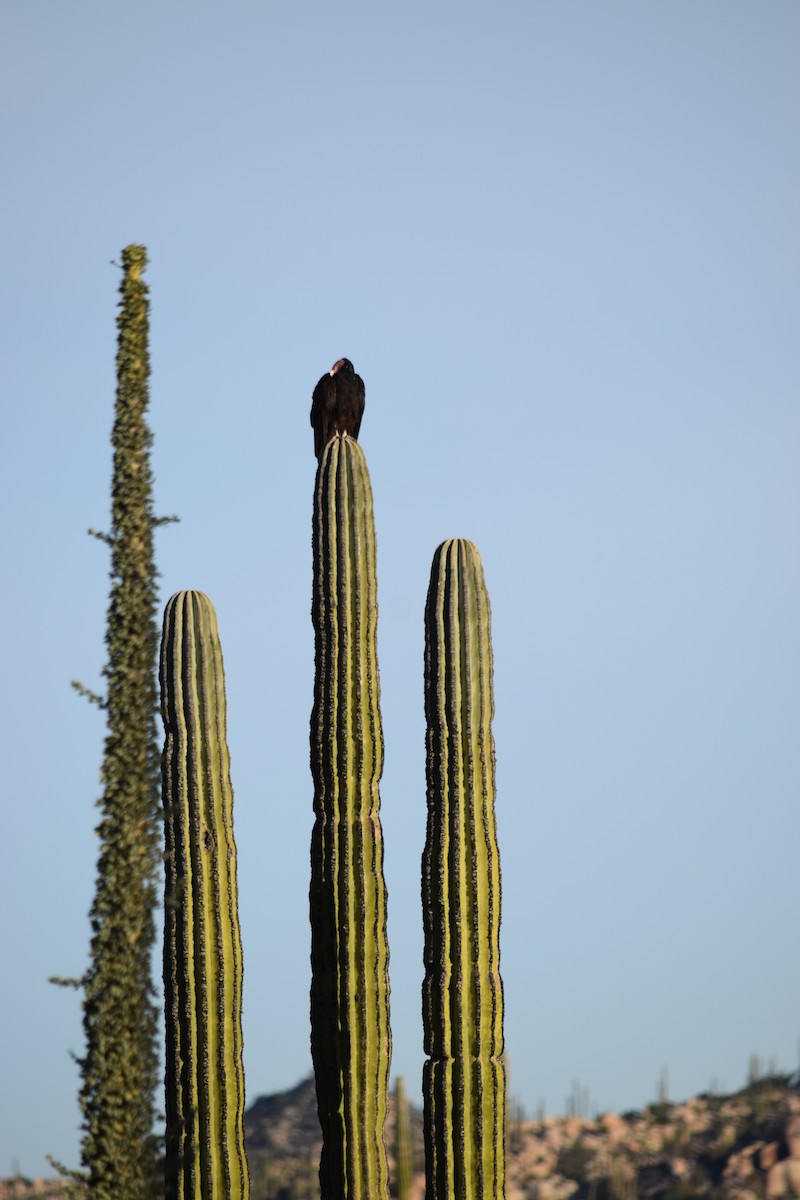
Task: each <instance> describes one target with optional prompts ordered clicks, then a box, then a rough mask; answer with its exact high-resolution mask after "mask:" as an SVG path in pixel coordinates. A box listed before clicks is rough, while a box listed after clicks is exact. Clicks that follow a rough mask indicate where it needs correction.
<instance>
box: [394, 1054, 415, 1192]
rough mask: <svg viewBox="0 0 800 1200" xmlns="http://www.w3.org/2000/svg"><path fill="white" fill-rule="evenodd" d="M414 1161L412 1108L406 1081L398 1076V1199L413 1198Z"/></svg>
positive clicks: (395, 1164)
mask: <svg viewBox="0 0 800 1200" xmlns="http://www.w3.org/2000/svg"><path fill="white" fill-rule="evenodd" d="M413 1180H414V1163H413V1154H412V1149H411V1109H410V1107H409V1103H408V1095H407V1093H406V1081H405V1080H404V1079H403V1077H402V1076H398V1077H397V1079H396V1080H395V1085H394V1194H395V1197H396V1200H411V1191H412V1184H413Z"/></svg>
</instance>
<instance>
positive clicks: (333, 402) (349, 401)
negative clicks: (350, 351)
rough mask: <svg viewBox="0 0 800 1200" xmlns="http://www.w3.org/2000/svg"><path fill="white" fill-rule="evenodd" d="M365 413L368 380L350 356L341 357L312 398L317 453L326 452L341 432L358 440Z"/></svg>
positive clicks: (324, 376)
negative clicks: (365, 393) (361, 375)
mask: <svg viewBox="0 0 800 1200" xmlns="http://www.w3.org/2000/svg"><path fill="white" fill-rule="evenodd" d="M363 415H364V380H363V379H362V378H361V377H360V375H356V373H355V369H354V368H353V364H352V363H351V362H350V359H349V358H340V359H339V361H338V362H335V363H334V364H333V366H332V367H331V369H330V371H329V372H328V374H327V375H323V376H322V379H320V381H319V383H318V384H317V386H316V387H315V388H314V394H313V396H312V397H311V424H312V425H313V427H314V453H315V454H316V456H317V458H320V456H321V455H322V451H323V450H324V449H325V447H326V446H327V444H328V442H329V441H330V440H331V438H332V437H333V436H334V435H335V434H337V433H348V434H349V435H350V437H352V438H356V440H357V439H358V431H359V429H360V428H361V418H362V417H363Z"/></svg>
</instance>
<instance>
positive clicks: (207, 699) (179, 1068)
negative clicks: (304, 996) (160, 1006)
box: [161, 591, 250, 1200]
mask: <svg viewBox="0 0 800 1200" xmlns="http://www.w3.org/2000/svg"><path fill="white" fill-rule="evenodd" d="M161 707H162V714H163V717H164V727H165V731H166V744H165V747H164V757H163V768H162V770H163V794H164V818H165V828H166V854H165V859H166V889H165V904H164V909H165V919H164V986H165V993H166V1022H167V1049H166V1059H167V1065H166V1109H167V1144H166V1177H167V1178H166V1196H167V1200H212V1197H213V1200H247V1197H248V1196H249V1194H250V1183H249V1177H248V1172H247V1160H246V1157H245V1148H244V1124H243V1116H244V1099H245V1090H244V1069H243V1066H242V945H241V937H240V933H239V915H238V902H237V888H236V844H235V842H234V839H233V790H232V788H231V782H230V759H229V755H228V746H227V740H226V718H225V679H224V673H223V665H222V651H221V648H220V641H219V632H218V629H217V617H216V613H215V612H214V607H213V605H212V604H211V601H210V600H209V599H208V597H207V596H205V595H203V593H202V592H193V591H186V592H178V593H177V594H176V595H174V596H173V597H172V599H171V600H170V601H169V603H168V604H167V607H166V611H165V613H164V633H163V639H162V643H161Z"/></svg>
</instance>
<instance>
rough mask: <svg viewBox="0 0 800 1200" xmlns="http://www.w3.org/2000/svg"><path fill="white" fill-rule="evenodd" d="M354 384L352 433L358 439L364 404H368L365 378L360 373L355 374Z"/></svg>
mask: <svg viewBox="0 0 800 1200" xmlns="http://www.w3.org/2000/svg"><path fill="white" fill-rule="evenodd" d="M353 385H354V386H353V412H352V417H351V422H350V433H351V434H352V436H353V437H354V438H355V439H356V441H358V431H359V429H360V428H361V421H362V419H363V416H364V405H365V404H366V389H365V387H364V380H363V379H362V378H361V376H360V375H354V376H353Z"/></svg>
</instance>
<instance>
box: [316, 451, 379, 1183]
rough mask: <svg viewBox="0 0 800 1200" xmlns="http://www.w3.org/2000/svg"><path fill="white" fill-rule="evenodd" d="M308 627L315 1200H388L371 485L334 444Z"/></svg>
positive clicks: (321, 490)
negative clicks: (317, 1132) (317, 1146)
mask: <svg viewBox="0 0 800 1200" xmlns="http://www.w3.org/2000/svg"><path fill="white" fill-rule="evenodd" d="M313 553H314V590H313V603H312V620H313V624H314V632H315V640H316V677H315V687H314V707H313V711H312V714H311V771H312V775H313V778H314V813H315V822H314V828H313V833H312V839H311V888H310V915H311V965H312V983H311V1052H312V1057H313V1061H314V1074H315V1077H316V1086H317V1106H318V1109H319V1117H320V1123H321V1126H322V1135H323V1146H322V1157H321V1162H320V1184H321V1194H322V1200H384V1198H386V1200H388V1195H389V1189H388V1168H387V1160H386V1151H385V1147H384V1137H383V1135H384V1126H385V1122H386V1117H387V1113H388V1102H389V1063H390V1057H391V1034H390V1029H389V970H388V967H389V949H388V943H387V938H386V885H385V882H384V878H383V838H382V833H381V823H380V797H379V793H378V782H379V780H380V776H381V771H382V768H383V733H382V727H381V715H380V707H379V684H378V658H377V640H376V632H377V615H378V608H377V584H376V571H375V558H376V551H375V526H374V519H373V511H372V489H371V486H370V480H369V473H368V471H367V464H366V461H365V459H364V452H363V450H362V449H361V447H360V446H359V445H358V444H357V443H356V442H355V441H353V440H352V438H349V437H335V438H333V439H332V441H330V442H329V443H328V445H327V447H326V448H325V451H324V453H323V455H322V458H321V459H320V463H319V467H318V469H317V480H316V492H315V504H314V522H313Z"/></svg>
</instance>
